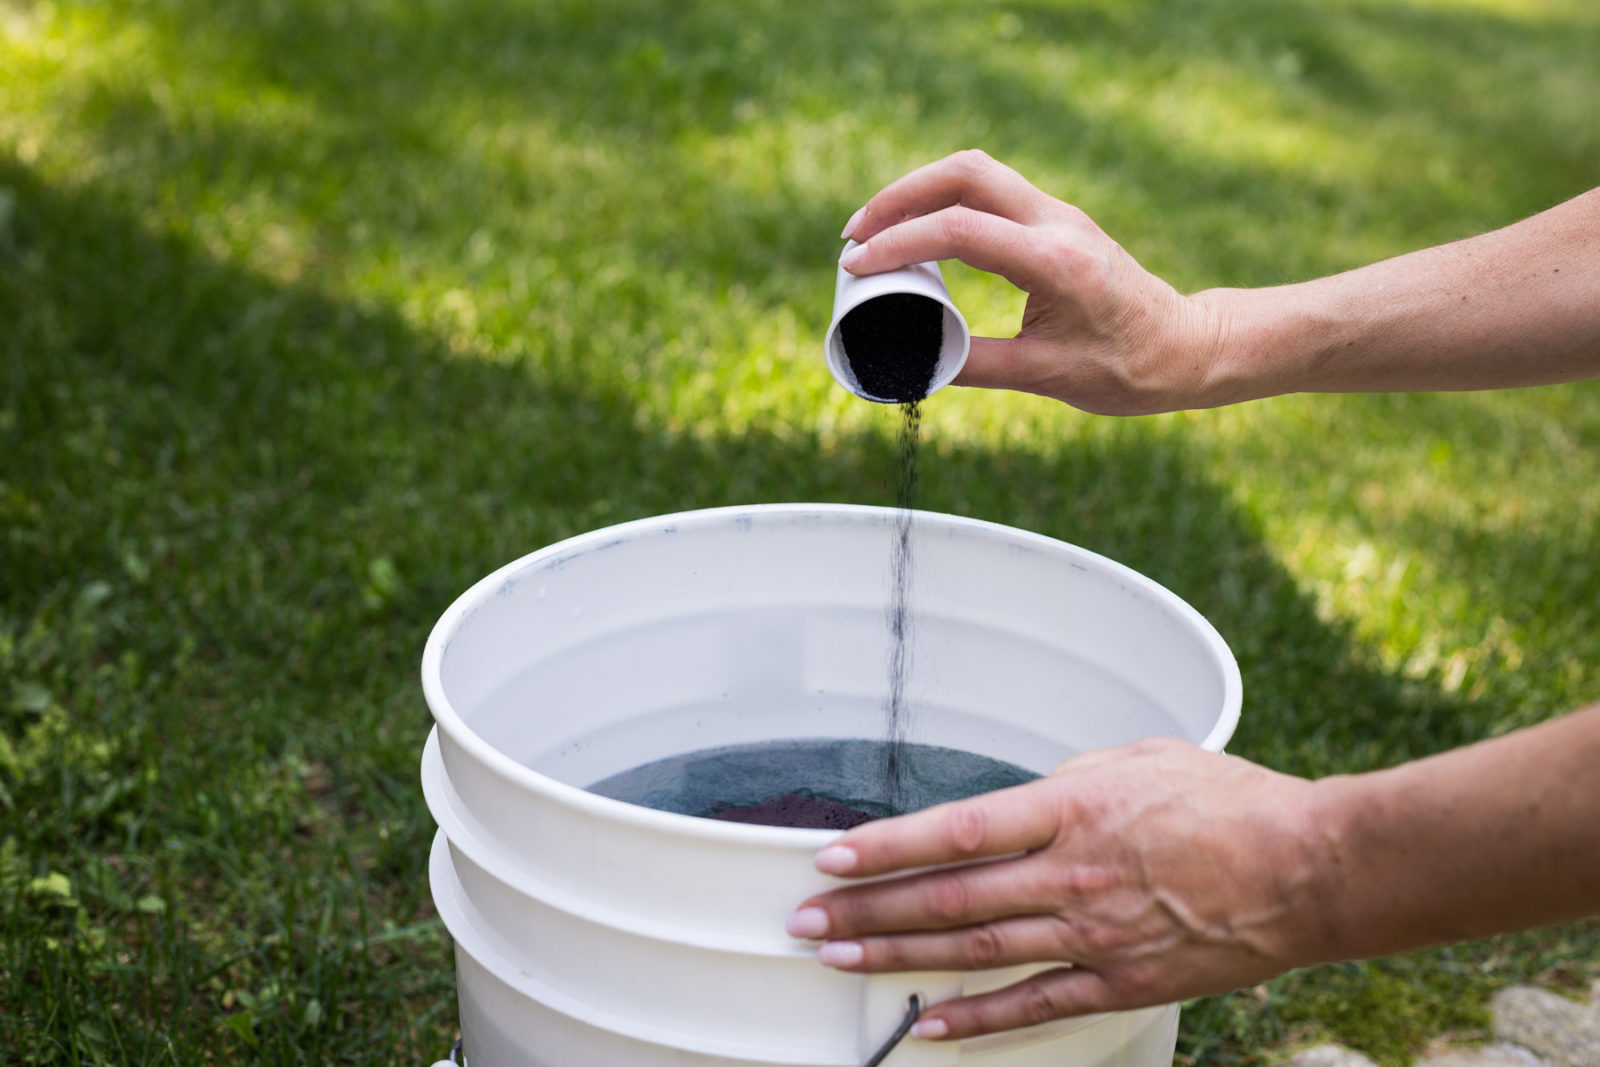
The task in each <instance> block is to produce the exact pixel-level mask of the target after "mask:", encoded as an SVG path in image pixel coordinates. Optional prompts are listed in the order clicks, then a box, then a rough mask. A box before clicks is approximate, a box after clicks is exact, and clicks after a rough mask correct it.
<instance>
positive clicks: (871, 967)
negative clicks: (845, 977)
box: [817, 915, 1077, 973]
mask: <svg viewBox="0 0 1600 1067" xmlns="http://www.w3.org/2000/svg"><path fill="white" fill-rule="evenodd" d="M1075 940H1076V939H1075V938H1074V936H1073V931H1072V929H1071V928H1070V927H1069V926H1068V925H1067V924H1065V923H1063V922H1062V921H1061V920H1060V919H1058V918H1055V917H1054V916H1050V915H1028V916H1023V917H1020V918H1014V919H999V920H996V921H994V922H987V923H980V924H979V925H976V926H968V927H964V928H962V929H959V930H940V931H935V932H928V933H910V934H896V935H893V936H889V937H862V938H856V939H854V940H845V941H829V942H827V943H826V944H824V945H823V946H822V947H821V948H819V949H818V950H817V959H819V960H820V961H821V962H823V963H825V964H827V965H828V966H829V967H833V968H835V969H836V970H841V971H856V972H862V973H877V972H888V971H981V970H988V969H990V968H993V967H1012V966H1015V965H1017V964H1021V963H1062V962H1067V961H1070V960H1073V959H1075V958H1077V951H1076V949H1075V948H1074V944H1075Z"/></svg>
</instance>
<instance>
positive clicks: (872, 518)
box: [421, 503, 1243, 850]
mask: <svg viewBox="0 0 1600 1067" xmlns="http://www.w3.org/2000/svg"><path fill="white" fill-rule="evenodd" d="M900 514H901V509H898V508H892V507H883V506H879V505H872V504H827V503H780V504H734V505H728V506H724V507H715V508H699V509H693V510H688V511H678V512H672V513H669V514H665V515H654V516H648V517H645V518H640V519H633V520H630V521H628V522H623V523H618V524H616V525H612V526H604V527H601V528H599V529H596V530H590V531H587V532H585V533H580V534H576V535H574V536H572V537H568V538H564V539H562V540H560V541H555V542H552V543H551V544H549V545H546V546H544V547H543V548H539V549H536V550H534V551H533V552H529V553H527V554H526V555H523V556H520V557H518V558H517V559H514V560H511V561H510V562H508V563H505V564H504V565H502V566H500V567H498V568H497V569H495V570H494V571H491V572H490V573H489V574H487V575H485V576H484V577H482V578H480V579H479V580H478V581H476V582H474V583H473V584H472V585H471V586H469V587H468V588H467V589H466V590H465V591H464V592H463V593H461V594H460V595H459V596H457V597H456V599H455V600H454V601H452V602H451V604H450V606H449V607H447V608H446V609H445V610H444V612H443V613H442V614H441V615H440V616H439V619H438V621H437V622H435V623H434V626H433V629H432V630H431V631H430V632H429V634H428V640H427V643H426V645H425V646H424V647H423V652H422V663H421V674H422V691H423V696H424V698H425V699H426V701H427V704H428V710H429V712H430V713H431V714H432V715H433V719H434V722H435V723H436V724H437V726H438V728H439V730H440V731H441V732H442V734H443V735H445V736H446V737H448V738H449V740H450V742H451V743H453V744H455V745H458V746H460V748H462V749H463V750H465V752H466V754H467V755H468V756H470V757H471V758H472V759H473V760H474V761H475V762H476V763H477V765H478V766H479V767H481V768H483V769H485V770H488V771H491V772H493V773H494V774H496V775H497V776H499V777H501V778H502V779H505V780H507V781H508V782H509V783H510V784H512V785H514V786H516V787H518V788H521V789H525V790H529V791H532V792H535V793H537V794H539V795H541V796H544V797H545V798H547V799H548V800H550V801H552V802H554V803H558V804H561V805H563V806H565V807H568V808H574V809H577V810H579V811H581V812H584V813H586V814H589V815H593V816H596V817H603V818H605V819H608V820H621V821H623V822H628V823H633V824H635V825H637V826H640V827H644V828H656V829H660V830H663V831H666V830H670V831H671V832H674V833H678V834H689V835H691V836H694V837H700V838H703V839H706V840H713V841H726V842H730V843H734V842H736V843H739V844H742V845H744V846H746V847H748V846H752V845H766V846H768V847H779V848H786V849H796V850H805V849H813V850H814V849H818V848H821V847H823V846H824V845H826V844H827V843H828V842H829V841H831V840H834V839H835V838H837V837H839V836H841V835H842V834H843V833H845V831H842V830H807V829H798V828H794V827H782V826H760V825H755V824H746V823H734V822H725V821H722V820H718V819H702V818H698V817H696V816H693V815H680V814H677V813H676V812H668V811H657V810H655V809H653V808H646V807H642V806H640V805H637V804H630V803H628V802H627V801H622V800H615V799H613V798H611V797H604V796H601V795H599V794H598V793H591V792H589V791H588V790H587V789H584V788H582V787H580V786H575V785H569V784H567V783H566V782H562V781H559V780H558V779H556V778H553V777H551V776H550V775H547V774H542V773H540V772H538V771H535V770H533V769H532V768H530V767H527V766H525V765H523V764H521V763H519V762H517V761H516V760H514V759H512V758H511V757H510V756H508V755H506V754H505V753H504V752H502V751H500V750H499V749H498V748H496V747H495V746H494V745H492V744H490V743H489V742H488V741H487V740H486V739H485V738H483V737H482V736H481V735H480V734H478V732H477V731H475V730H474V729H473V728H472V727H471V726H470V725H469V724H468V723H467V721H466V720H465V719H464V718H463V717H462V716H461V715H460V713H458V712H457V711H456V709H455V707H454V705H453V704H452V703H451V701H450V698H449V696H448V695H447V694H446V692H445V686H444V680H443V676H442V674H443V665H444V656H445V652H446V651H447V649H448V648H449V645H450V642H451V639H452V638H453V637H454V635H455V633H456V632H457V631H458V630H459V629H460V627H461V626H462V624H463V623H465V622H466V621H467V619H468V618H470V617H471V615H472V613H473V610H474V608H475V607H476V606H477V605H478V604H479V603H480V602H482V601H484V600H487V599H489V598H490V597H493V596H494V595H495V594H496V593H497V592H498V591H499V590H500V589H502V588H503V587H505V586H506V585H507V584H508V583H509V582H511V581H512V580H513V579H515V578H518V577H520V576H521V575H523V574H524V573H525V572H528V571H531V570H533V569H536V568H540V567H547V566H551V565H557V564H561V563H565V562H567V561H569V560H573V559H577V558H578V557H580V556H583V555H586V554H588V553H590V552H593V551H596V550H598V549H601V548H605V547H610V546H613V545H616V544H618V543H620V542H623V541H626V540H629V539H632V538H634V537H637V536H640V535H657V536H659V535H664V534H674V533H678V532H680V531H684V530H694V529H702V528H710V527H716V526H720V525H727V524H732V525H738V526H746V527H748V526H750V525H753V524H754V523H756V522H758V521H761V522H773V521H776V522H790V523H792V522H797V521H812V522H819V521H828V520H845V521H865V522H871V523H874V524H892V523H894V522H895V521H896V519H897V517H898V516H899V515H900ZM912 515H913V516H914V517H915V520H916V521H917V522H919V523H924V524H932V525H936V526H939V527H942V528H944V529H946V530H950V531H960V532H965V533H969V534H991V535H1000V536H1002V537H1004V538H1006V539H1008V540H1010V541H1011V542H1012V543H1014V544H1019V545H1022V546H1031V547H1032V548H1034V549H1035V550H1037V551H1041V552H1048V553H1051V554H1062V553H1065V554H1066V555H1067V556H1070V557H1076V558H1077V559H1078V560H1079V561H1080V562H1081V563H1083V564H1086V565H1089V566H1092V567H1094V568H1097V569H1100V570H1102V571H1104V572H1107V573H1110V574H1112V575H1115V576H1116V577H1118V578H1119V579H1121V580H1124V581H1126V582H1128V583H1129V584H1130V585H1133V586H1136V587H1137V588H1138V589H1139V590H1140V591H1141V592H1142V593H1144V594H1145V595H1148V596H1150V597H1151V598H1152V599H1154V600H1156V601H1158V602H1159V603H1160V604H1162V605H1163V606H1164V607H1165V608H1167V609H1169V610H1171V611H1172V612H1173V613H1174V614H1175V615H1177V616H1178V617H1180V618H1181V619H1183V620H1184V621H1185V622H1187V623H1188V624H1189V625H1190V627H1191V632H1192V633H1193V634H1194V635H1195V636H1196V637H1197V638H1199V639H1200V641H1201V643H1202V645H1203V646H1204V648H1205V651H1206V653H1207V654H1208V655H1209V657H1210V658H1211V660H1212V661H1213V662H1214V664H1215V665H1216V666H1217V668H1218V669H1219V672H1220V674H1221V676H1222V701H1221V708H1220V710H1219V713H1218V716H1217V719H1216V721H1215V723H1213V725H1212V728H1211V730H1210V732H1209V733H1208V734H1207V735H1206V737H1205V738H1204V739H1203V740H1202V741H1200V742H1199V747H1201V748H1203V749H1205V750H1207V751H1210V752H1221V751H1222V750H1223V747H1224V746H1225V745H1226V744H1227V743H1228V741H1229V739H1230V738H1231V737H1232V736H1233V732H1234V730H1235V729H1236V728H1237V727H1238V723H1239V712H1240V708H1241V706H1242V704H1243V681H1242V679H1241V676H1240V673H1239V664H1238V661H1237V660H1236V659H1235V658H1234V655H1233V651H1232V650H1231V649H1230V648H1229V647H1228V644H1227V642H1226V641H1224V640H1223V638H1222V635H1221V634H1220V633H1219V632H1218V631H1217V629H1216V627H1215V626H1213V625H1212V624H1211V622H1210V620H1208V619H1207V618H1206V617H1205V616H1204V615H1202V614H1201V613H1200V611H1199V610H1198V609H1196V608H1195V607H1194V606H1193V605H1192V604H1190V603H1189V602H1188V601H1186V600H1184V599H1183V598H1182V597H1180V596H1178V595H1177V594H1176V593H1174V592H1173V591H1172V590H1170V589H1168V588H1167V587H1166V586H1164V585H1162V584H1161V583H1160V582H1157V581H1156V580H1155V579H1153V578H1150V577H1148V576H1147V575H1144V574H1141V573H1140V572H1138V571H1136V570H1134V569H1133V568H1132V567H1129V566H1127V565H1126V564H1123V563H1119V562H1117V561H1116V560H1114V559H1111V558H1110V557H1109V556H1103V555H1101V554H1100V553H1098V552H1094V551H1092V550H1090V549H1087V548H1083V547H1081V546H1078V545H1074V544H1072V543H1070V542H1067V541H1062V540H1060V539H1059V538H1055V537H1050V536H1048V535H1046V534H1041V533H1035V532H1033V531H1031V530H1024V529H1021V528H1020V527H1016V526H1008V525H1006V524H1004V523H998V522H990V521H988V520H985V519H974V518H968V517H966V516H961V515H951V514H947V513H944V512H937V511H924V510H920V509H915V510H913V511H912Z"/></svg>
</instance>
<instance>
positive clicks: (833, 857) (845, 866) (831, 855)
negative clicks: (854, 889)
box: [811, 845, 856, 874]
mask: <svg viewBox="0 0 1600 1067" xmlns="http://www.w3.org/2000/svg"><path fill="white" fill-rule="evenodd" d="M811 862H812V863H814V864H816V867H817V870H819V871H821V872H822V873H823V874H846V873H848V872H850V871H852V870H854V869H855V865H856V850H855V849H853V848H847V847H845V846H844V845H829V846H828V847H827V848H825V849H823V850H822V851H821V852H818V853H817V854H816V856H815V857H813V858H812V861H811Z"/></svg>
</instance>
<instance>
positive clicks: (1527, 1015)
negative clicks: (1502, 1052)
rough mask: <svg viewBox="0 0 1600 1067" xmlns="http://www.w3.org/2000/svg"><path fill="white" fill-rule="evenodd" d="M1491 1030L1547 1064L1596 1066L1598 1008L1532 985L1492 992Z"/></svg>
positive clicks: (1599, 1048)
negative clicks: (1492, 1020) (1492, 1017)
mask: <svg viewBox="0 0 1600 1067" xmlns="http://www.w3.org/2000/svg"><path fill="white" fill-rule="evenodd" d="M1491 1007H1492V1009H1493V1011H1494V1033H1495V1036H1496V1037H1498V1038H1500V1039H1501V1040H1502V1041H1509V1042H1511V1043H1513V1044H1517V1045H1522V1046H1523V1047H1524V1048H1528V1049H1531V1050H1533V1051H1534V1052H1535V1053H1537V1054H1538V1055H1539V1056H1541V1057H1542V1058H1543V1059H1544V1060H1545V1061H1546V1062H1547V1063H1549V1064H1550V1065H1551V1067H1600V1009H1597V1008H1595V1007H1593V1006H1588V1005H1583V1004H1579V1003H1578V1002H1577V1001H1574V1000H1568V999H1567V998H1566V997H1559V996H1556V994H1554V993H1550V992H1547V991H1546V990H1543V989H1535V988H1534V987H1533V986H1512V987H1510V988H1509V989H1502V990H1501V991H1500V992H1499V993H1497V994H1495V998H1494V1001H1493V1002H1492V1004H1491Z"/></svg>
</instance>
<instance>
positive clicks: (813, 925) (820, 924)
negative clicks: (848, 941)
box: [784, 908, 828, 939]
mask: <svg viewBox="0 0 1600 1067" xmlns="http://www.w3.org/2000/svg"><path fill="white" fill-rule="evenodd" d="M784 929H785V930H787V931H789V936H790V937H804V938H812V939H815V938H819V937H827V936H828V913H827V912H825V911H823V910H822V909H821V908H801V909H800V910H799V911H797V912H795V913H794V914H793V915H791V916H789V922H788V924H787V925H785V926H784Z"/></svg>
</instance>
